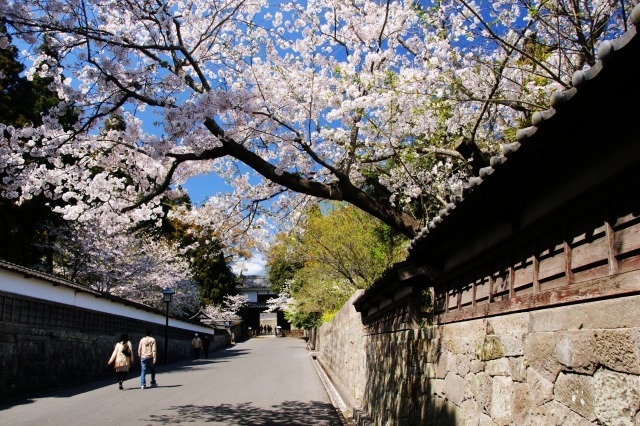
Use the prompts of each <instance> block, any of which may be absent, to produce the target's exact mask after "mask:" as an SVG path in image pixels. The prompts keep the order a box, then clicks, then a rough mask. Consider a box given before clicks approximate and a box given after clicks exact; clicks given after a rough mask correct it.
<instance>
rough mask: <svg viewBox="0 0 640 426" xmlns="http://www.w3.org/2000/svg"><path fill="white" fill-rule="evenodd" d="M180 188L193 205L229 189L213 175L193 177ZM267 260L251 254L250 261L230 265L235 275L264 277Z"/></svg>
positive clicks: (260, 254) (257, 254) (261, 256)
mask: <svg viewBox="0 0 640 426" xmlns="http://www.w3.org/2000/svg"><path fill="white" fill-rule="evenodd" d="M182 187H183V188H184V189H185V190H186V191H187V192H188V193H189V198H191V202H192V203H193V204H195V205H199V204H202V203H203V202H204V201H206V200H207V198H208V197H210V196H212V195H215V194H216V192H224V191H225V190H230V189H231V188H230V187H229V186H228V185H227V184H225V183H224V181H223V180H222V179H220V178H219V177H218V176H217V175H216V174H215V173H209V174H206V175H199V176H194V177H192V178H190V179H188V180H187V182H186V183H185V184H184V185H182ZM266 263H267V260H266V258H265V256H264V254H263V253H253V256H252V257H251V259H246V260H243V261H240V262H238V263H237V264H234V265H232V267H231V269H232V270H233V272H234V273H235V274H236V275H240V273H242V275H264V274H266V270H265V264H266Z"/></svg>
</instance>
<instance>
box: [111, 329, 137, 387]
mask: <svg viewBox="0 0 640 426" xmlns="http://www.w3.org/2000/svg"><path fill="white" fill-rule="evenodd" d="M133 360H134V358H133V348H132V347H131V342H129V335H128V334H126V333H123V334H121V335H120V341H119V342H118V343H116V347H115V348H114V349H113V353H112V354H111V358H109V361H108V362H107V364H109V365H111V364H113V363H114V362H115V365H114V367H115V369H116V373H118V387H119V388H120V389H122V382H124V381H125V380H127V374H128V373H129V368H130V367H131V364H133Z"/></svg>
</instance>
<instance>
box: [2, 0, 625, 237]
mask: <svg viewBox="0 0 640 426" xmlns="http://www.w3.org/2000/svg"><path fill="white" fill-rule="evenodd" d="M634 4H635V3H634V2H629V1H620V2H611V1H603V0H597V1H589V0H572V1H569V0H555V1H538V0H500V1H490V2H476V1H460V0H444V1H426V0H425V1H418V2H416V1H408V0H407V1H403V0H397V1H393V0H377V1H372V0H354V1H349V2H341V1H335V0H306V1H301V2H298V1H295V2H294V1H291V2H288V1H282V2H273V3H270V2H269V1H267V0H227V1H225V2H219V1H211V0H190V1H188V2H185V1H182V0H161V1H157V0H154V1H151V0H143V1H138V2H122V1H104V0H100V1H97V0H81V1H77V0H56V1H54V0H16V1H7V0H2V1H0V19H2V20H4V22H6V24H7V29H8V30H7V31H8V32H9V34H10V35H11V36H12V37H13V38H14V40H21V42H22V43H24V45H25V46H26V47H25V49H24V58H25V60H26V61H28V63H30V65H31V67H30V69H29V71H28V72H27V76H29V77H32V76H35V75H38V76H40V77H42V78H48V79H51V81H52V83H51V85H50V87H51V88H52V89H53V90H54V91H55V92H56V93H57V94H58V96H59V97H60V98H61V99H63V100H64V102H63V103H62V104H61V105H60V106H59V108H58V114H59V115H60V116H61V115H62V114H63V112H64V111H65V110H66V108H67V107H68V106H70V105H72V106H74V107H75V108H76V110H77V111H78V114H79V118H78V121H77V123H76V124H75V126H74V127H73V128H72V129H67V128H65V127H64V126H62V125H60V124H59V120H58V117H57V116H56V114H55V111H53V112H54V113H53V114H52V115H50V116H48V117H45V118H44V120H43V124H42V125H40V126H36V125H34V126H30V127H26V128H20V129H18V128H14V127H11V126H0V134H1V135H2V140H1V141H0V172H1V173H2V176H3V179H2V189H3V193H4V194H5V196H9V197H14V198H20V197H21V198H23V199H28V198H30V197H32V196H34V195H36V194H40V193H43V194H45V195H47V196H48V197H51V198H57V199H60V200H63V201H64V202H66V206H65V207H64V208H62V209H61V212H62V213H64V215H65V217H66V218H67V219H70V220H81V221H88V220H99V221H100V222H101V225H102V226H103V227H111V226H119V225H121V224H123V223H132V222H136V221H139V220H149V219H152V220H158V219H159V218H160V217H161V216H162V210H161V208H160V207H159V200H160V197H161V196H162V195H167V194H169V195H171V194H172V193H173V192H174V191H178V188H179V187H178V186H179V185H180V184H182V183H184V182H185V181H186V180H187V179H188V178H190V177H192V176H196V175H200V174H206V173H213V174H216V175H217V176H219V177H220V178H221V179H223V180H224V181H226V182H227V183H228V184H229V185H231V186H232V188H233V190H232V191H229V192H228V193H224V194H222V193H221V194H218V195H216V196H214V197H212V198H211V199H210V200H209V202H208V203H206V204H205V205H204V206H202V207H201V208H200V209H198V210H197V212H196V211H193V210H192V211H186V210H179V211H176V212H175V213H174V214H176V215H180V214H185V215H189V216H190V219H192V220H194V221H200V223H199V226H201V227H202V228H203V229H211V228H214V229H215V231H216V235H217V236H218V237H219V238H220V240H221V241H222V242H223V243H224V244H225V245H228V246H231V245H243V244H248V241H250V240H252V241H258V240H259V239H260V238H261V237H263V236H264V235H265V230H266V229H267V226H268V222H267V221H266V219H267V218H269V216H268V214H271V215H276V217H277V218H278V221H277V222H276V223H277V224H278V225H285V224H286V223H287V222H285V220H284V219H285V218H286V219H288V220H291V221H293V222H295V220H296V219H297V214H296V213H297V212H298V208H299V207H301V206H305V204H307V203H308V202H312V201H313V200H314V199H329V200H341V201H346V202H348V203H351V204H353V205H354V206H356V207H358V208H360V209H362V210H364V211H366V212H367V213H369V214H371V215H373V216H375V217H377V218H379V219H380V220H382V221H383V222H385V223H386V224H388V225H390V226H392V227H393V228H395V229H397V230H399V231H400V232H402V233H403V234H405V235H406V236H408V237H413V236H414V235H415V234H416V232H417V230H418V229H419V228H420V227H421V226H422V225H423V224H424V223H426V221H428V220H429V217H430V216H432V215H433V214H434V213H435V212H437V211H438V210H439V209H440V208H442V206H443V205H444V204H445V203H447V202H448V201H450V200H451V198H452V197H455V196H457V195H460V193H461V191H462V188H463V186H464V184H465V182H466V180H467V179H468V177H469V176H470V175H472V174H473V173H476V172H477V171H478V169H479V168H481V167H483V166H484V165H486V164H487V160H488V158H489V156H490V155H493V154H495V153H497V152H498V150H499V146H500V144H502V143H506V142H513V141H514V131H515V129H516V128H519V127H523V126H527V125H529V123H530V122H531V117H532V114H533V112H535V111H538V110H541V109H546V108H548V104H549V99H550V95H551V94H552V93H553V92H555V91H558V90H563V89H567V88H569V87H570V84H571V76H572V74H573V73H574V72H575V71H578V70H581V69H583V68H584V67H587V66H590V65H593V64H594V63H595V61H596V51H597V47H598V45H599V43H600V42H601V41H603V40H605V39H610V38H613V37H615V36H617V35H619V34H620V33H621V32H622V31H625V29H626V25H627V24H626V21H627V19H628V16H629V14H630V11H631V8H632V7H633V5H634ZM45 39H46V41H47V45H48V46H49V49H48V50H46V51H45V50H39V49H38V48H37V46H39V45H40V43H41V42H42V41H43V40H45ZM1 40H3V41H2V42H0V47H3V46H6V43H7V41H6V40H7V39H6V38H3V39H1ZM2 43H4V45H3V44H2ZM50 52H56V54H55V56H56V57H55V58H54V57H53V56H52V54H51V53H50ZM114 117H118V118H119V119H121V120H122V122H123V123H124V124H125V125H124V126H120V127H119V126H112V127H111V129H110V130H108V131H98V129H104V128H105V123H106V122H107V121H108V120H111V119H113V118H114ZM267 209H268V211H267ZM251 232H257V233H258V234H257V235H253V234H251Z"/></svg>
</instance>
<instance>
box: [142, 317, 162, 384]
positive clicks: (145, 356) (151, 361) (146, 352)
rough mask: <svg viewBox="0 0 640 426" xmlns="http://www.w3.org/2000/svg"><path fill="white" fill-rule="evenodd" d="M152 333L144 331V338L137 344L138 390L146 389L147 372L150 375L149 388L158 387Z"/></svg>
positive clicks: (154, 340)
mask: <svg viewBox="0 0 640 426" xmlns="http://www.w3.org/2000/svg"><path fill="white" fill-rule="evenodd" d="M152 334H153V331H152V330H151V329H150V328H147V329H146V330H145V337H143V338H142V340H140V343H139V344H138V356H139V357H140V367H141V369H140V389H146V388H147V380H146V379H147V372H148V373H151V387H154V388H155V387H156V386H158V383H157V382H156V339H154V338H153V337H151V335H152Z"/></svg>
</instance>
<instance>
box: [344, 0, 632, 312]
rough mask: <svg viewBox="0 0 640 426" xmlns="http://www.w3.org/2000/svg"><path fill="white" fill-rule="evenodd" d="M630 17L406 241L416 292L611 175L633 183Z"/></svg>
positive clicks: (594, 190) (389, 279) (370, 293)
mask: <svg viewBox="0 0 640 426" xmlns="http://www.w3.org/2000/svg"><path fill="white" fill-rule="evenodd" d="M631 20H632V22H633V23H634V25H632V26H631V27H630V29H629V30H628V31H627V32H626V33H625V34H624V35H622V36H621V37H619V38H617V39H615V40H612V41H607V42H605V43H603V44H602V46H601V47H600V49H599V51H598V57H599V61H598V62H597V63H596V65H594V66H593V67H592V68H590V69H588V70H584V71H580V72H577V73H576V74H575V75H574V76H573V81H572V83H573V87H572V88H571V89H569V90H566V91H564V92H559V93H556V94H554V95H553V96H552V98H551V106H552V108H550V109H548V110H546V111H541V112H539V113H536V114H535V115H534V117H533V123H534V126H532V127H529V128H526V129H520V130H519V131H518V132H517V142H514V143H511V144H507V145H504V146H503V153H502V155H499V156H496V157H494V158H492V159H491V166H490V167H487V168H485V169H483V170H482V171H481V173H480V176H478V177H475V178H472V179H471V180H470V181H469V183H468V187H467V188H466V189H465V191H464V193H463V196H462V197H460V198H459V199H457V200H455V202H453V203H450V204H449V205H447V207H446V208H444V209H442V210H441V211H440V214H439V215H438V216H437V217H435V218H434V219H433V220H432V221H431V222H430V223H429V224H428V225H427V226H426V227H425V228H424V229H423V230H422V231H421V232H420V233H419V235H418V236H417V237H416V238H415V239H414V240H413V241H412V242H411V245H410V247H409V256H408V258H407V261H406V262H404V263H403V265H404V264H405V263H411V264H414V265H416V267H418V268H421V269H422V270H423V271H425V272H424V277H423V285H425V286H426V285H429V281H431V280H432V279H435V278H436V277H437V276H438V275H439V274H442V273H446V272H447V271H448V270H452V269H454V268H456V267H459V266H460V265H463V264H464V263H465V262H469V261H471V260H473V259H474V258H478V257H480V256H482V254H483V253H486V252H488V251H491V250H495V249H496V247H499V246H500V245H501V244H505V242H507V241H509V240H512V239H514V238H517V236H518V235H519V234H524V233H527V232H530V230H531V229H533V228H535V227H536V225H537V224H539V223H541V222H543V221H545V220H549V219H550V218H553V217H554V215H556V214H558V212H559V211H562V210H567V209H569V208H571V205H575V204H579V203H584V200H588V199H589V198H590V197H594V196H595V197H597V196H599V195H600V194H602V192H603V191H606V188H607V184H610V183H611V182H614V181H615V180H616V179H620V177H621V176H630V177H631V178H634V179H635V178H637V176H638V172H637V170H638V168H639V167H640V166H639V165H640V145H639V143H638V136H637V135H638V132H637V130H636V128H635V126H634V125H635V124H636V121H637V120H638V118H639V117H640V109H639V108H638V102H637V101H638V98H639V95H640V84H638V83H639V82H640V36H638V35H637V32H636V25H638V24H640V5H637V6H636V7H635V9H634V11H633V14H632V16H631ZM403 267H406V265H405V266H403ZM394 268H396V266H395V265H394V266H393V267H392V268H391V269H392V270H393V269H394ZM427 271H428V272H427ZM393 278H394V273H393V272H392V271H388V272H387V273H386V274H385V276H383V277H382V278H381V279H379V280H378V281H376V282H375V283H374V284H373V285H372V287H371V288H370V289H368V290H367V291H366V292H365V293H364V294H363V295H362V296H360V298H358V299H357V300H356V301H355V302H354V306H355V307H356V309H357V310H358V311H360V312H363V310H366V307H367V306H369V305H375V303H376V302H377V299H379V298H381V297H383V296H382V295H384V294H385V293H388V292H389V291H390V290H391V288H393V287H394V286H398V285H401V283H400V280H398V281H395V282H394V280H393ZM386 287H390V288H386ZM363 314H364V313H363Z"/></svg>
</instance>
